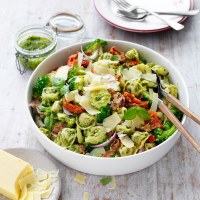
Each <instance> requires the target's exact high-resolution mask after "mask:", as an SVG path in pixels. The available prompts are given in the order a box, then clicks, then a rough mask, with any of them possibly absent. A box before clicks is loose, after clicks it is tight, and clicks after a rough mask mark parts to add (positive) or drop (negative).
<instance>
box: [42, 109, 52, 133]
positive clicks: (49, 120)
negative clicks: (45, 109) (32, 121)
mask: <svg viewBox="0 0 200 200" xmlns="http://www.w3.org/2000/svg"><path fill="white" fill-rule="evenodd" d="M44 124H45V127H46V128H47V129H48V130H49V131H51V129H52V126H53V114H52V113H51V114H50V115H48V116H46V117H45V118H44Z"/></svg>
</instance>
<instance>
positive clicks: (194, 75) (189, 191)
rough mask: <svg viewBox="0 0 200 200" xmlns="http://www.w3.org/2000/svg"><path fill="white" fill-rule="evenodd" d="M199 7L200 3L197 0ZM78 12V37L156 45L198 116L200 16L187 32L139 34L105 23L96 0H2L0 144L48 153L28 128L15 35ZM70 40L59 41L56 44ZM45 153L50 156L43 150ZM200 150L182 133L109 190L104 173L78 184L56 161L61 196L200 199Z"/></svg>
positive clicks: (192, 127)
mask: <svg viewBox="0 0 200 200" xmlns="http://www.w3.org/2000/svg"><path fill="white" fill-rule="evenodd" d="M195 7H196V8H198V7H200V1H196V6H195ZM63 10H66V11H71V12H74V13H77V14H79V15H80V16H81V17H82V18H83V20H84V23H85V29H86V31H85V33H84V34H83V35H81V36H80V38H77V40H79V41H80V40H88V39H94V38H109V39H121V40H128V41H132V42H136V43H139V44H142V45H145V46H147V47H150V48H152V49H154V50H155V51H157V52H159V53H161V54H162V55H164V56H165V57H167V58H168V59H169V60H171V61H172V62H173V63H174V64H175V65H176V67H177V68H178V69H179V71H180V72H181V74H182V75H183V77H184V79H185V81H186V83H187V86H188V89H189V93H190V108H191V109H192V110H193V111H195V112H196V113H199V114H200V105H199V104H200V79H199V76H200V64H199V62H200V60H199V58H200V15H199V16H196V17H194V18H190V19H188V20H187V21H186V22H185V23H184V24H185V28H184V30H182V31H180V32H175V31H173V30H169V31H165V32H161V33H154V34H137V33H129V32H125V31H122V30H119V29H116V28H114V27H112V26H110V25H108V24H107V23H105V21H103V20H102V19H101V18H100V17H99V16H98V14H97V12H96V11H95V9H94V6H93V2H92V0H73V1H70V0H56V1H55V0H29V1H28V0H0V38H1V40H0V41H1V42H0V148H11V147H26V148H34V149H38V150H40V151H44V152H45V150H44V149H43V147H42V146H41V145H40V143H39V142H38V141H37V140H36V138H35V137H34V133H31V132H30V130H29V122H28V121H27V117H26V113H25V108H24V102H25V100H24V99H25V98H24V95H25V88H26V84H27V81H28V79H29V77H30V75H31V72H27V73H26V74H25V75H23V76H21V75H20V74H19V72H18V71H17V70H16V66H15V49H14V42H15V33H16V31H17V30H18V29H19V28H22V27H23V26H26V25H31V24H43V25H44V24H46V22H47V20H48V18H49V17H50V16H52V14H54V13H56V12H58V11H63ZM68 43H69V42H68V41H62V42H61V41H59V45H58V48H61V47H64V46H66V45H67V44H68ZM185 126H186V127H187V129H188V130H189V131H190V132H191V133H192V135H193V136H194V137H195V138H196V139H197V140H198V141H200V127H199V126H198V125H196V124H195V123H193V122H192V121H190V120H187V123H186V124H185ZM45 154H46V155H48V154H47V153H46V152H45ZM199 158H200V157H199V154H198V153H197V152H196V150H194V149H193V148H192V146H191V145H190V144H189V143H188V142H187V141H186V140H185V139H184V138H183V137H181V138H180V139H179V141H178V142H177V144H176V145H175V146H174V148H173V149H172V150H171V151H170V152H169V153H168V154H167V155H166V156H165V157H164V158H163V159H161V160H160V161H159V162H157V163H156V164H154V165H153V166H151V167H149V168H147V169H144V170H142V171H140V172H137V173H133V174H129V175H125V176H117V177H116V182H117V187H116V189H115V190H109V189H108V187H106V186H102V185H101V184H100V183H99V180H100V178H102V177H100V176H93V175H88V174H86V177H87V179H86V184H85V185H79V184H78V183H76V182H74V181H73V179H74V176H75V174H76V173H77V172H76V171H75V170H73V169H70V168H68V167H65V166H63V165H62V164H60V163H58V166H59V169H60V172H61V176H62V197H61V199H63V200H81V199H83V193H84V191H88V192H90V200H111V199H112V200H132V199H133V200H134V199H135V200H143V199H144V200H146V199H148V200H162V199H163V200H170V199H171V200H173V199H175V200H199V199H200V159H199Z"/></svg>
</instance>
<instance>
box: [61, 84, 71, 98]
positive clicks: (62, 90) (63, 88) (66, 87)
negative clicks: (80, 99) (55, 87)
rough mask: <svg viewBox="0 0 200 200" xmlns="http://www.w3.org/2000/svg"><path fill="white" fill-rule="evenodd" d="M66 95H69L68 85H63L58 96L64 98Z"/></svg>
mask: <svg viewBox="0 0 200 200" xmlns="http://www.w3.org/2000/svg"><path fill="white" fill-rule="evenodd" d="M67 93H69V85H63V86H62V88H60V94H61V95H62V96H64V95H65V94H67Z"/></svg>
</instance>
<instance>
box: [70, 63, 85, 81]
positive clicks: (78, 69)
mask: <svg viewBox="0 0 200 200" xmlns="http://www.w3.org/2000/svg"><path fill="white" fill-rule="evenodd" d="M84 74H85V70H84V67H82V66H74V67H73V68H72V70H71V71H70V72H69V75H68V80H70V79H71V78H73V77H74V76H79V75H84Z"/></svg>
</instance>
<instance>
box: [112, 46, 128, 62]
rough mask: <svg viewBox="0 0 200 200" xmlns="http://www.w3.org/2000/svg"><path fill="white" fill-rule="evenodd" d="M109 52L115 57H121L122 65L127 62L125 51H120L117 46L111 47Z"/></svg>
mask: <svg viewBox="0 0 200 200" xmlns="http://www.w3.org/2000/svg"><path fill="white" fill-rule="evenodd" d="M109 52H110V53H111V54H113V55H119V56H120V57H121V62H122V63H125V62H126V57H125V53H124V52H123V51H120V50H118V49H117V48H116V47H115V46H113V47H111V48H110V51H109Z"/></svg>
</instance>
